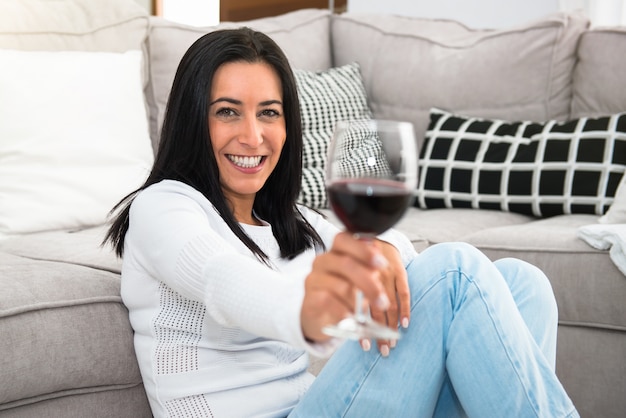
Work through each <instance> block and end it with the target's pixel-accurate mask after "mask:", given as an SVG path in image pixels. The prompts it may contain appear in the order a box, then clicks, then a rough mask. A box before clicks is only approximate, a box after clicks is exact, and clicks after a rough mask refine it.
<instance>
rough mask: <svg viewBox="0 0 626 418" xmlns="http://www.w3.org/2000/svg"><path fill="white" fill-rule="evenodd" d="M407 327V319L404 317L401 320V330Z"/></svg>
mask: <svg viewBox="0 0 626 418" xmlns="http://www.w3.org/2000/svg"><path fill="white" fill-rule="evenodd" d="M408 327H409V318H407V317H404V318H402V328H408Z"/></svg>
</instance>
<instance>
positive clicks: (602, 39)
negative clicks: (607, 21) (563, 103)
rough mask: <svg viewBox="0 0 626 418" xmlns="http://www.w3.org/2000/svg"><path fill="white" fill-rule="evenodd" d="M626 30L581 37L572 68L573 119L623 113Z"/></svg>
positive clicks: (593, 32) (625, 101) (606, 30)
mask: <svg viewBox="0 0 626 418" xmlns="http://www.w3.org/2000/svg"><path fill="white" fill-rule="evenodd" d="M625 71H626V28H625V27H614V28H598V29H592V30H589V31H587V32H585V33H583V34H582V36H581V38H580V43H579V47H578V63H577V64H576V68H575V69H574V91H573V94H574V95H573V98H572V117H574V118H578V117H582V116H599V115H603V114H609V113H617V112H624V111H626V77H625V74H626V73H625Z"/></svg>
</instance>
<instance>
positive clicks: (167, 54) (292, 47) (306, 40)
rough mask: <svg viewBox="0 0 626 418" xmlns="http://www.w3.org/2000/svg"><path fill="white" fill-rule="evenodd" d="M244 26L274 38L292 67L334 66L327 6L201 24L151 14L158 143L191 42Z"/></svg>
mask: <svg viewBox="0 0 626 418" xmlns="http://www.w3.org/2000/svg"><path fill="white" fill-rule="evenodd" d="M241 26H249V27H251V28H253V29H256V30H259V31H261V32H264V33H265V34H267V35H269V36H270V37H271V38H272V39H274V40H275V41H276V43H278V45H280V47H281V48H282V49H283V51H284V52H285V54H286V55H287V57H288V58H289V61H290V63H291V65H292V67H293V68H299V69H305V70H314V71H315V70H325V69H327V68H329V67H330V66H331V52H330V34H329V26H330V12H329V11H328V10H317V9H305V10H299V11H295V12H291V13H287V14H284V15H280V16H276V17H270V18H263V19H256V20H251V21H247V22H236V23H232V22H225V23H222V24H220V25H217V26H212V27H202V28H199V27H193V26H186V25H182V24H179V23H175V22H170V21H166V20H164V19H162V18H156V17H155V18H152V25H151V30H150V37H149V50H150V75H151V77H150V79H151V88H150V92H149V95H148V100H149V102H150V128H151V136H152V140H153V143H154V145H155V146H156V144H157V142H158V135H159V133H160V127H161V124H162V123H163V117H164V114H165V107H166V105H167V99H168V96H169V92H170V88H171V85H172V81H173V80H174V75H175V73H176V69H177V68H178V63H179V62H180V59H181V58H182V56H183V55H184V53H185V52H186V51H187V49H188V48H189V46H191V44H192V43H193V42H194V41H195V40H196V39H198V38H200V37H201V36H202V35H204V34H206V33H209V32H212V31H214V30H218V29H223V28H235V27H241Z"/></svg>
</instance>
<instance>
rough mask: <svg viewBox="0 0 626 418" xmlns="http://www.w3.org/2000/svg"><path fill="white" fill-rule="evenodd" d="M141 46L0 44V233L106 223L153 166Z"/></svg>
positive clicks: (71, 227) (2, 234)
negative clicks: (82, 48) (52, 48)
mask: <svg viewBox="0 0 626 418" xmlns="http://www.w3.org/2000/svg"><path fill="white" fill-rule="evenodd" d="M141 65H142V54H141V52H139V51H128V52H126V53H113V52H79V51H63V52H61V51H56V52H44V51H13V50H0V115H1V118H2V123H0V237H3V236H4V237H6V236H9V235H14V234H23V233H30V232H38V231H43V230H53V229H74V228H80V227H83V226H87V225H97V224H102V223H104V222H105V220H106V217H107V214H108V212H109V211H110V210H111V209H112V207H113V206H114V205H115V204H116V203H117V202H118V201H119V200H120V199H121V198H122V197H124V196H125V195H126V194H128V193H129V192H131V191H133V190H134V189H135V188H136V187H138V186H139V185H140V184H141V183H142V182H143V181H144V180H145V177H146V175H147V174H148V171H149V169H150V167H151V165H152V160H153V152H152V147H151V144H150V137H149V133H148V132H149V131H148V121H147V115H146V108H145V104H144V99H143V87H142V76H141Z"/></svg>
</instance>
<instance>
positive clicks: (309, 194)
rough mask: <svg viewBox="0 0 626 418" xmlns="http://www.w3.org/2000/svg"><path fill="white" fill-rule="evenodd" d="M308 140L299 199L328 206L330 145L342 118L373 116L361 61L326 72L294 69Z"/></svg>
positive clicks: (313, 206) (315, 204) (316, 206)
mask: <svg viewBox="0 0 626 418" xmlns="http://www.w3.org/2000/svg"><path fill="white" fill-rule="evenodd" d="M294 75H295V78H296V83H297V88H298V94H299V98H300V112H301V114H302V132H303V141H304V151H303V156H302V159H303V175H302V190H301V192H300V197H299V201H300V202H301V203H302V204H305V205H307V206H310V207H312V208H316V209H321V208H327V207H328V201H327V198H326V189H325V186H324V181H325V174H324V172H325V169H326V159H327V154H328V144H329V143H330V139H331V137H332V135H333V130H334V128H335V125H336V123H337V122H338V121H340V120H350V119H371V117H372V112H371V110H370V109H369V107H368V104H367V96H366V93H365V87H364V85H363V80H362V78H361V72H360V68H359V65H358V64H357V63H352V64H348V65H345V66H341V67H335V68H330V69H328V70H326V71H319V72H313V71H306V70H301V69H300V70H298V69H297V70H294Z"/></svg>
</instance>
